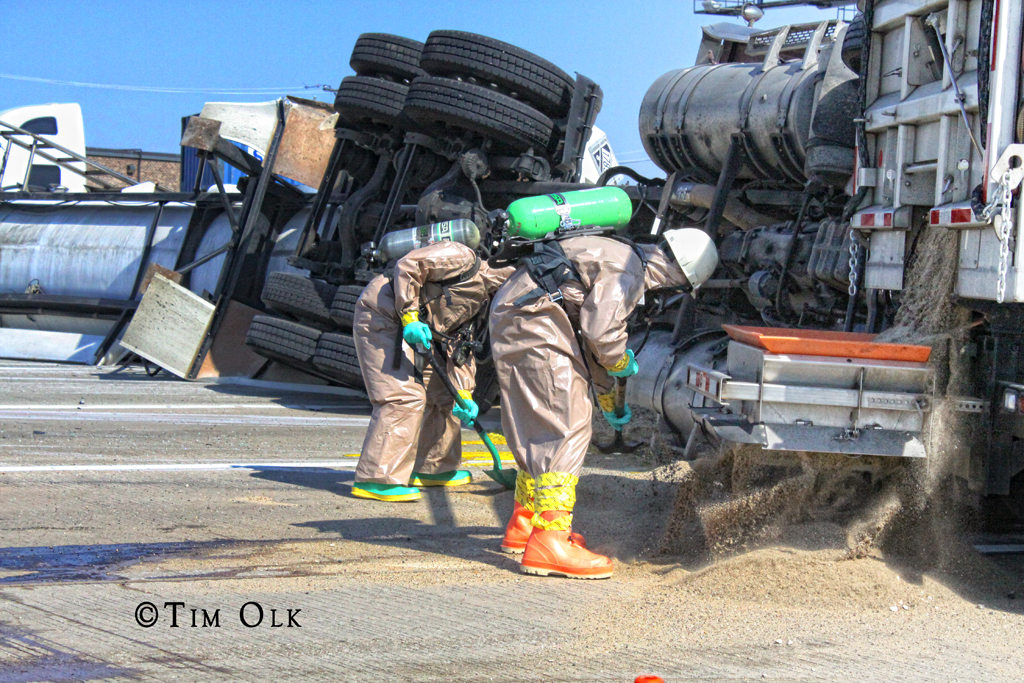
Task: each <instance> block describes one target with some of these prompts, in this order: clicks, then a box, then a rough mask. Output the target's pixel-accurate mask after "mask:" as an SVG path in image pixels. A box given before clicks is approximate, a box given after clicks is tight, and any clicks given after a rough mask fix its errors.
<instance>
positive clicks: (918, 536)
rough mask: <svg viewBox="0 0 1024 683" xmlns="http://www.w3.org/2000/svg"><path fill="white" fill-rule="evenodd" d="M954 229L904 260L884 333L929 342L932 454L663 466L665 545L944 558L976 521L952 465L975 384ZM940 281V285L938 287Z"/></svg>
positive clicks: (686, 551) (705, 554) (723, 552)
mask: <svg viewBox="0 0 1024 683" xmlns="http://www.w3.org/2000/svg"><path fill="white" fill-rule="evenodd" d="M956 240H957V236H956V234H955V233H952V232H950V231H945V230H927V229H925V230H924V231H923V232H922V233H921V234H920V237H919V239H918V242H917V244H916V247H915V255H914V257H913V259H912V260H911V261H910V263H909V264H908V267H907V277H906V282H905V289H904V291H903V292H902V293H901V294H900V296H901V298H902V301H901V306H900V308H899V310H898V312H897V315H896V317H895V320H894V325H893V327H892V328H890V329H889V330H887V331H886V332H885V333H884V334H882V335H880V337H879V341H891V342H901V343H915V344H925V345H929V346H931V347H932V356H931V361H930V362H931V363H932V365H933V366H934V367H935V369H936V387H935V389H936V402H935V405H933V414H932V420H931V425H930V428H929V431H928V433H927V434H926V435H925V439H926V441H927V445H928V451H929V457H928V459H927V460H926V461H925V462H921V461H907V460H903V459H897V458H874V457H859V458H850V457H846V456H840V455H834V454H825V453H767V452H762V451H761V450H760V449H759V448H757V447H752V446H735V445H733V446H730V447H728V448H723V449H722V450H720V451H718V452H715V453H711V454H708V455H706V456H705V457H702V458H700V459H699V460H696V461H693V462H689V463H675V464H672V465H667V466H664V467H661V468H659V469H657V470H656V471H655V478H656V479H662V480H670V481H677V482H678V492H677V495H676V499H675V502H674V506H673V512H672V515H671V517H670V520H669V522H668V524H667V527H666V531H665V534H664V536H663V538H662V540H661V545H660V551H661V552H662V553H663V554H666V555H674V556H679V557H681V558H683V561H684V564H685V563H687V562H689V563H690V564H691V565H695V566H700V565H703V564H705V563H707V562H712V561H716V560H720V559H722V558H726V557H729V556H732V555H735V554H737V553H739V552H742V551H749V550H752V549H755V548H758V547H763V546H765V545H768V544H777V543H780V542H785V543H787V544H788V545H790V546H791V547H795V548H804V549H808V550H820V549H823V548H831V549H837V548H838V549H841V550H842V551H843V553H844V555H845V556H846V557H849V558H858V557H865V556H868V555H870V554H872V553H875V552H876V551H882V552H887V553H895V554H899V555H902V556H907V557H909V558H913V559H914V560H919V561H923V562H924V563H925V564H928V565H930V566H938V565H942V564H944V563H947V562H949V561H950V559H951V558H950V553H951V552H952V549H953V547H954V546H955V547H957V548H959V546H958V545H957V544H956V543H955V542H954V541H953V539H957V538H959V537H960V536H961V535H962V532H963V530H964V527H965V525H966V523H967V521H968V517H969V515H968V513H967V512H966V508H965V506H964V505H963V504H962V503H961V502H960V501H959V500H958V497H957V495H956V486H955V480H954V479H955V478H954V476H953V475H954V473H955V471H956V470H957V467H958V464H959V463H962V462H964V458H965V457H966V453H967V448H966V446H965V445H966V444H969V443H970V441H971V433H972V430H973V429H974V428H975V425H974V422H973V421H972V419H971V416H970V415H966V414H963V413H957V412H955V411H954V410H953V408H952V402H951V400H950V399H947V398H946V396H957V395H961V394H966V393H969V386H968V382H967V379H968V378H967V372H966V363H965V362H964V360H963V356H964V348H965V346H966V344H967V336H968V333H969V330H970V326H971V314H970V312H969V311H967V310H965V309H962V308H959V307H957V306H956V305H955V304H954V303H953V299H952V286H953V283H954V282H955V274H956V265H957V249H956V246H957V245H956ZM937 285H938V286H937Z"/></svg>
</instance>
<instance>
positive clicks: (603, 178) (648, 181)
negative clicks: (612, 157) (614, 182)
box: [596, 166, 665, 187]
mask: <svg viewBox="0 0 1024 683" xmlns="http://www.w3.org/2000/svg"><path fill="white" fill-rule="evenodd" d="M617 175H624V176H627V177H629V178H632V179H633V180H635V181H637V182H638V183H640V184H641V185H656V186H658V187H661V186H663V185H664V184H665V179H664V178H645V177H644V176H642V175H640V174H639V173H637V172H636V171H634V170H633V169H631V168H630V167H629V166H612V167H611V168H609V169H608V170H607V171H605V172H604V173H602V174H601V175H599V176H598V177H597V183H596V185H597V186H598V187H604V186H605V185H607V184H608V181H609V180H611V179H612V178H614V177H615V176H617Z"/></svg>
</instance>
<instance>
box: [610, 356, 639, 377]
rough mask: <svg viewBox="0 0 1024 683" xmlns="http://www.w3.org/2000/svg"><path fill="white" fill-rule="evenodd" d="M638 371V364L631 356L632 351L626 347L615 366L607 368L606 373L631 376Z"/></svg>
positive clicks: (614, 375) (616, 375)
mask: <svg viewBox="0 0 1024 683" xmlns="http://www.w3.org/2000/svg"><path fill="white" fill-rule="evenodd" d="M638 372H640V364H639V363H637V362H636V359H635V358H634V357H633V352H632V351H630V350H629V349H626V352H625V353H624V354H622V359H621V360H619V362H618V363H616V364H615V367H612V368H608V374H609V375H611V376H612V377H632V376H633V375H635V374H636V373H638Z"/></svg>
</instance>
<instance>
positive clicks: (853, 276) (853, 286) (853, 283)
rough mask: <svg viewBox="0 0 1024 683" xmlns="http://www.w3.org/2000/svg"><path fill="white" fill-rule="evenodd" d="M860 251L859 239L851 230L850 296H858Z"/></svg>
mask: <svg viewBox="0 0 1024 683" xmlns="http://www.w3.org/2000/svg"><path fill="white" fill-rule="evenodd" d="M858 251H859V249H858V248H857V238H856V237H855V236H854V234H853V230H852V229H851V230H850V289H849V292H850V296H857V278H858V277H859V276H860V273H859V272H858V271H857V266H858V261H857V256H858Z"/></svg>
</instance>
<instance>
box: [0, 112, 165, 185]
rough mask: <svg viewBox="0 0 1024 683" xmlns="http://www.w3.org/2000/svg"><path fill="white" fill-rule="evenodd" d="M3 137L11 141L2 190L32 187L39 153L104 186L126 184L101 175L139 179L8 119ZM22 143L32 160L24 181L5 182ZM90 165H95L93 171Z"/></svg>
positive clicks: (0, 169)
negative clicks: (31, 177)
mask: <svg viewBox="0 0 1024 683" xmlns="http://www.w3.org/2000/svg"><path fill="white" fill-rule="evenodd" d="M0 139H3V140H4V141H5V142H6V143H7V144H5V145H4V155H3V158H2V160H0V191H5V190H7V189H8V187H14V188H18V189H20V190H24V191H28V189H29V175H30V174H31V173H32V162H33V161H35V158H36V157H37V156H38V157H39V158H41V159H45V160H47V161H49V162H51V163H53V164H56V165H57V166H59V167H60V168H63V169H67V170H68V171H71V172H72V173H77V174H78V175H80V176H82V177H84V178H86V179H87V180H91V181H93V182H94V183H97V184H98V185H100V186H101V188H102V189H103V190H112V191H114V190H120V189H122V188H120V187H118V186H117V185H112V184H111V183H109V182H107V181H105V180H101V179H100V177H101V176H111V177H113V178H116V179H117V180H120V181H121V182H123V183H126V184H127V185H135V184H136V183H137V182H138V180H136V179H135V178H132V177H131V176H126V175H123V174H121V173H118V172H117V171H115V170H114V169H112V168H110V167H108V166H104V165H103V164H100V163H97V162H95V161H92V160H90V159H87V158H86V157H84V156H82V155H81V154H78V153H77V152H73V151H71V150H70V149H68V148H67V147H64V146H62V145H58V144H57V143H56V142H53V141H52V140H48V139H46V138H45V137H43V136H42V135H38V134H36V133H30V132H29V131H27V130H25V129H23V128H19V127H18V126H15V125H13V124H10V123H7V122H5V121H0ZM14 146H17V147H20V148H21V149H24V150H27V151H28V163H27V164H26V165H25V176H24V178H22V179H21V181H20V182H17V183H14V184H13V185H11V186H6V185H4V176H5V175H6V173H7V161H8V159H9V158H10V155H11V149H12V148H13V147H14ZM51 151H56V152H59V153H60V154H63V155H64V156H63V157H57V156H54V155H53V154H52V153H51ZM74 164H85V168H84V169H82V168H79V167H78V166H75V165H74ZM89 169H93V170H92V171H90V170H89ZM156 189H157V190H158V191H160V192H172V191H173V190H171V189H170V188H167V187H164V186H162V185H159V184H156Z"/></svg>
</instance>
